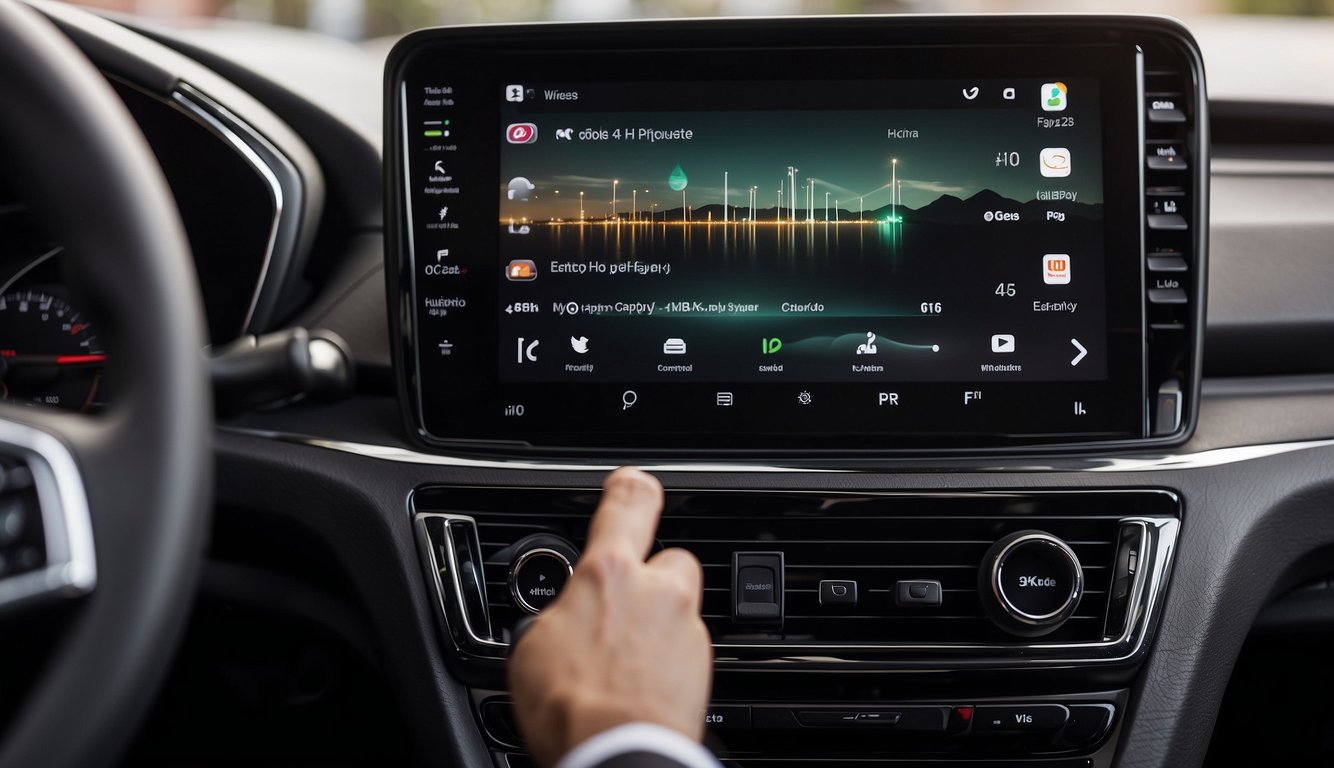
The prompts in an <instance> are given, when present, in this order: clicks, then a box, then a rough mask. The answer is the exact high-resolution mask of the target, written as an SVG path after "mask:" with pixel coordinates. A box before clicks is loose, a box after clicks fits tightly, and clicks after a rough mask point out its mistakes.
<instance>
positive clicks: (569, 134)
mask: <svg viewBox="0 0 1334 768" xmlns="http://www.w3.org/2000/svg"><path fill="white" fill-rule="evenodd" d="M556 138H557V139H560V140H561V141H574V129H573V128H557V129H556Z"/></svg>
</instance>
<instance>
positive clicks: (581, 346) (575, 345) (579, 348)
mask: <svg viewBox="0 0 1334 768" xmlns="http://www.w3.org/2000/svg"><path fill="white" fill-rule="evenodd" d="M570 349H573V350H574V351H575V352H578V353H579V354H581V355H586V354H588V337H587V336H580V337H579V338H575V337H573V336H571V337H570Z"/></svg>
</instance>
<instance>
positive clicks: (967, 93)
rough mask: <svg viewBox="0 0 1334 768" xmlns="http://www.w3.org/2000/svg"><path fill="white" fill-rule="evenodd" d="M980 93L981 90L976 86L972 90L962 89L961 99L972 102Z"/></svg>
mask: <svg viewBox="0 0 1334 768" xmlns="http://www.w3.org/2000/svg"><path fill="white" fill-rule="evenodd" d="M981 92H982V91H981V89H980V88H978V87H977V86H976V85H975V86H973V87H972V88H964V89H963V97H964V98H965V99H968V100H969V101H972V100H973V99H976V98H977V94H979V93H981Z"/></svg>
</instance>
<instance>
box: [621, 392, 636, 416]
mask: <svg viewBox="0 0 1334 768" xmlns="http://www.w3.org/2000/svg"><path fill="white" fill-rule="evenodd" d="M637 402H639V393H638V392H636V391H634V390H633V389H627V390H625V391H624V392H622V393H621V410H622V411H628V410H630V408H631V407H633V406H634V404H635V403H637Z"/></svg>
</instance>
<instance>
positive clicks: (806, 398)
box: [797, 389, 814, 405]
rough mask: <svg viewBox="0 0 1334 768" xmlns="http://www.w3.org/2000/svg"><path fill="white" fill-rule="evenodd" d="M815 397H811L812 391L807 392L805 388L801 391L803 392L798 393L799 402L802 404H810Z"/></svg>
mask: <svg viewBox="0 0 1334 768" xmlns="http://www.w3.org/2000/svg"><path fill="white" fill-rule="evenodd" d="M813 399H814V398H812V397H811V393H810V392H807V391H806V390H804V389H803V390H802V391H801V394H799V395H797V402H798V403H801V404H802V405H810V404H811V400H813Z"/></svg>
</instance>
